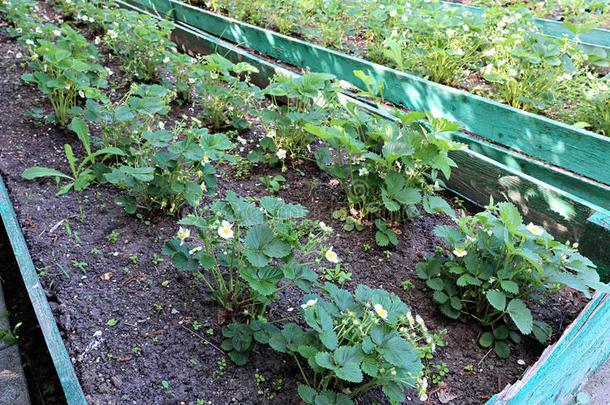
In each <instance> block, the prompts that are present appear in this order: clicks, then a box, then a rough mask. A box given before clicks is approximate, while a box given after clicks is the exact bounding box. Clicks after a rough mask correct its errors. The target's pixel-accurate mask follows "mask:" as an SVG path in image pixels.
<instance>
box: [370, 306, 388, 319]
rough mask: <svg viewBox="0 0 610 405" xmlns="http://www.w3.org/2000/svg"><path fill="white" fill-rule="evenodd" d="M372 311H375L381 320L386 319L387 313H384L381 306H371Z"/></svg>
mask: <svg viewBox="0 0 610 405" xmlns="http://www.w3.org/2000/svg"><path fill="white" fill-rule="evenodd" d="M373 309H375V312H376V313H377V315H379V317H380V318H381V319H383V320H386V319H388V311H386V310H385V309H383V307H382V306H381V304H375V305H374V306H373Z"/></svg>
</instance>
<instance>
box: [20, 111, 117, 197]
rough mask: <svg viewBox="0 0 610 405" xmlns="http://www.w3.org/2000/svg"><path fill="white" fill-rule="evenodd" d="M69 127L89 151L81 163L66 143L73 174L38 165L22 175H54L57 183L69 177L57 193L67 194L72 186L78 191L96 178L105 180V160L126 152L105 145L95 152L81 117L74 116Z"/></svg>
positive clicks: (27, 176) (67, 157)
mask: <svg viewBox="0 0 610 405" xmlns="http://www.w3.org/2000/svg"><path fill="white" fill-rule="evenodd" d="M69 128H70V129H72V130H73V131H74V132H76V134H77V136H78V139H79V140H80V141H81V143H82V145H83V148H84V149H85V152H86V153H87V156H85V158H84V159H83V160H81V161H80V163H79V162H78V160H77V158H76V157H75V156H74V152H73V151H72V146H70V144H65V145H64V150H65V153H66V159H67V160H68V164H69V166H70V169H71V174H65V173H63V172H60V171H58V170H55V169H51V168H47V167H38V166H36V167H30V168H28V169H26V170H24V171H23V173H22V175H21V176H22V177H23V178H24V179H27V180H33V179H35V178H40V177H53V178H55V179H56V181H57V183H59V181H60V180H59V179H67V180H68V183H66V184H65V185H64V186H63V187H61V188H60V189H59V191H58V192H57V195H62V194H65V193H67V192H68V191H70V190H71V189H72V188H74V190H76V191H82V190H84V189H86V188H87V187H89V185H90V184H91V183H92V182H93V181H95V180H96V179H98V180H103V174H104V173H105V172H106V171H108V170H109V169H108V167H107V166H106V165H104V163H103V162H104V161H105V160H106V159H109V158H111V157H119V156H124V155H125V152H123V151H122V150H121V149H119V148H115V147H105V148H102V149H99V150H97V151H95V152H94V151H93V150H92V146H91V137H90V135H89V127H88V126H87V124H86V123H85V121H83V120H82V119H80V118H76V117H75V118H73V119H72V122H71V123H70V126H69ZM96 159H99V161H97V162H96Z"/></svg>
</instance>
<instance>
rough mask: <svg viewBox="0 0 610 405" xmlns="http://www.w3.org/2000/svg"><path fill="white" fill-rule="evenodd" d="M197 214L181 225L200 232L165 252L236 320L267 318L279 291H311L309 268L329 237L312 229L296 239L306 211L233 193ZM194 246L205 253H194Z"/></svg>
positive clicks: (173, 243)
mask: <svg viewBox="0 0 610 405" xmlns="http://www.w3.org/2000/svg"><path fill="white" fill-rule="evenodd" d="M208 210H209V212H208ZM197 212H198V214H196V215H189V216H187V217H186V218H184V219H182V220H180V221H179V223H180V224H181V225H182V226H184V227H185V229H186V227H195V228H197V232H193V233H192V234H188V235H187V236H186V237H184V238H183V237H182V236H181V234H179V235H178V238H177V239H172V240H169V241H168V242H167V243H166V244H165V246H164V248H163V253H165V254H168V255H170V256H172V263H173V264H174V266H175V267H177V268H178V269H180V270H185V271H192V272H195V274H196V278H198V279H201V280H203V281H204V283H205V284H206V286H207V287H208V288H209V289H210V290H211V292H212V293H213V295H214V297H215V298H216V300H217V301H218V302H219V303H220V304H221V305H222V306H224V307H226V308H227V309H230V310H232V311H233V313H234V316H235V317H238V318H239V317H240V316H241V315H242V314H243V313H244V311H245V313H247V314H248V317H252V318H257V317H258V316H263V315H264V313H265V308H266V306H267V305H268V304H269V302H271V301H272V300H274V299H277V296H276V293H277V292H278V291H280V290H282V289H284V288H286V287H288V286H290V285H292V284H295V285H296V286H298V287H299V288H301V289H303V290H305V291H309V289H310V288H311V283H312V282H313V281H314V280H316V279H317V275H316V273H315V272H314V271H313V270H312V269H311V268H310V266H311V265H312V264H314V263H316V261H317V260H319V258H320V257H321V256H323V255H324V247H323V245H322V243H323V242H324V241H325V240H326V238H327V236H326V233H325V232H324V231H322V230H314V231H312V233H311V234H309V235H308V236H307V237H306V238H300V237H298V235H297V228H296V223H295V222H294V221H295V220H298V219H301V218H304V217H305V215H306V214H307V211H306V210H305V208H303V207H301V206H299V205H293V204H286V203H285V202H284V201H283V200H282V199H280V198H274V197H264V198H262V199H261V200H260V201H259V202H257V203H255V202H248V201H246V200H245V199H243V198H240V197H238V196H236V195H235V193H233V192H229V193H228V195H227V197H226V200H224V201H216V202H214V203H213V204H212V205H211V206H209V207H204V208H200V209H198V210H197ZM206 213H209V214H210V215H207V214H206ZM181 230H183V229H182V228H181ZM191 235H192V236H191ZM187 238H188V242H190V243H193V245H190V244H188V243H185V241H186V239H187ZM194 246H201V247H202V249H201V250H198V251H195V253H192V252H193V248H194ZM331 250H332V249H331ZM310 304H311V305H313V304H312V303H310Z"/></svg>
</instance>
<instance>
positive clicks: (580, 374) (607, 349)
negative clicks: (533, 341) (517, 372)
mask: <svg viewBox="0 0 610 405" xmlns="http://www.w3.org/2000/svg"><path fill="white" fill-rule="evenodd" d="M609 323H610V296H609V295H607V294H601V293H596V294H595V295H594V296H593V299H592V300H591V301H590V302H589V304H588V305H587V306H586V307H585V309H584V310H583V311H582V312H581V313H580V315H579V316H578V318H576V319H575V320H574V322H572V324H570V326H569V327H568V328H567V329H566V330H565V331H564V332H563V334H562V335H561V338H560V339H559V341H557V343H555V344H554V345H552V346H549V347H547V348H546V350H545V351H544V352H543V353H542V355H541V356H540V359H539V360H538V361H537V362H536V363H535V364H534V365H533V366H532V367H530V368H529V369H527V370H526V372H525V374H524V375H523V377H522V378H521V379H520V380H519V381H517V382H516V383H514V384H512V385H509V386H507V387H506V388H505V389H504V390H503V391H502V392H501V393H499V394H497V395H495V396H494V397H493V398H492V399H491V400H490V401H489V402H488V404H490V405H519V404H528V405H535V404H544V405H546V404H562V403H563V402H564V401H565V400H566V399H567V398H569V397H570V395H571V394H573V393H575V392H576V390H578V387H579V386H580V384H581V383H582V382H583V381H584V380H585V379H586V377H587V376H589V375H591V374H592V373H593V372H595V371H596V370H597V368H598V367H599V366H600V365H602V364H603V363H605V362H606V360H608V358H609V356H610V334H608V324H609Z"/></svg>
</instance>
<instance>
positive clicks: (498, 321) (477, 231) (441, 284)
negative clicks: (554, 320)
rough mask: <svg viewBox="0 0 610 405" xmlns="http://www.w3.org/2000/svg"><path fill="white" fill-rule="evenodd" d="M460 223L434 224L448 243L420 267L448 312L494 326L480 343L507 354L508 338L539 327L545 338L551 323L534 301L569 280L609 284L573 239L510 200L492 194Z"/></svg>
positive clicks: (580, 286)
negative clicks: (525, 214) (526, 218)
mask: <svg viewBox="0 0 610 405" xmlns="http://www.w3.org/2000/svg"><path fill="white" fill-rule="evenodd" d="M453 220H454V221H455V224H456V225H457V229H456V228H453V227H450V226H438V227H436V229H435V233H436V235H437V236H440V237H441V238H442V239H443V241H444V242H445V244H446V246H447V247H448V249H447V250H445V249H444V248H439V252H438V253H437V254H436V255H435V256H433V257H428V258H427V259H426V262H422V263H419V264H418V265H417V274H418V276H419V277H420V278H422V279H424V280H426V285H427V286H428V287H430V288H431V289H432V290H433V291H434V296H433V298H434V301H435V302H436V303H437V304H438V305H439V308H440V310H441V311H442V312H443V314H445V315H446V316H448V317H450V318H453V319H457V318H459V317H460V316H462V315H466V316H470V317H472V318H474V319H475V320H476V321H478V322H479V323H480V324H481V325H483V326H485V327H488V328H490V329H491V331H490V332H488V333H485V334H483V335H482V336H481V339H480V341H479V342H480V344H481V345H482V346H484V347H489V346H492V345H493V346H494V349H495V351H496V353H497V354H498V356H500V357H508V355H509V354H510V349H509V346H508V344H507V342H508V340H509V339H510V340H512V341H514V342H516V343H518V342H519V340H520V335H530V334H531V335H533V336H534V337H535V338H536V339H537V340H539V341H540V342H541V343H544V342H546V341H547V339H548V338H549V336H550V335H551V327H550V325H548V324H546V323H545V322H542V321H539V320H537V319H535V313H533V312H532V310H531V308H532V306H533V305H536V304H538V303H540V302H541V301H542V300H544V299H546V298H547V297H549V296H551V295H553V294H555V293H557V292H558V291H559V290H561V289H562V288H564V287H571V288H574V289H576V290H579V291H582V292H583V293H584V294H585V296H587V297H590V296H591V292H592V291H593V290H600V291H606V292H607V291H610V288H608V286H606V285H605V284H603V283H602V282H601V281H600V279H599V275H598V274H597V271H596V269H595V265H594V264H593V263H592V262H591V261H590V260H589V259H587V258H586V257H583V256H582V255H580V254H579V253H578V251H576V249H575V248H574V247H573V246H569V245H567V244H563V243H561V242H558V241H555V240H554V239H553V237H552V236H551V235H550V234H549V233H547V232H546V231H545V230H544V228H543V227H541V226H539V225H535V224H533V223H531V222H530V223H529V224H528V225H525V224H523V221H522V218H521V215H520V213H519V210H518V209H517V208H516V207H515V206H514V205H513V204H511V203H508V202H503V203H499V204H494V202H493V199H492V200H491V201H490V204H489V205H488V206H487V208H486V210H485V211H482V212H480V213H478V214H476V215H474V216H467V215H464V214H462V215H461V216H459V217H454V218H453Z"/></svg>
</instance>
